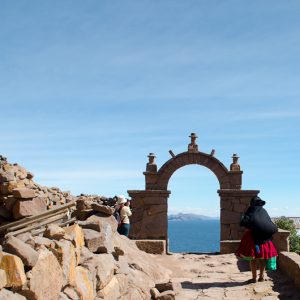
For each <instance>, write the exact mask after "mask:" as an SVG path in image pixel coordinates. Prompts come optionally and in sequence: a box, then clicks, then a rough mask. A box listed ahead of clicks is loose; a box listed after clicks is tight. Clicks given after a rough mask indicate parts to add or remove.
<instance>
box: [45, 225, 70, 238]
mask: <svg viewBox="0 0 300 300" xmlns="http://www.w3.org/2000/svg"><path fill="white" fill-rule="evenodd" d="M65 234H66V232H65V230H64V229H63V228H61V227H60V226H59V225H57V224H49V225H47V227H46V230H45V231H44V234H43V236H44V237H45V238H48V239H51V240H57V241H59V240H60V239H62V238H63V237H64V236H65Z"/></svg>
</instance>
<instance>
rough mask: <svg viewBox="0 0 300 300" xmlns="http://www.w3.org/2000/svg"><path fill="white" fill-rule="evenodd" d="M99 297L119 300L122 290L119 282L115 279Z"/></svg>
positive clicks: (98, 294)
mask: <svg viewBox="0 0 300 300" xmlns="http://www.w3.org/2000/svg"><path fill="white" fill-rule="evenodd" d="M97 296H98V297H101V298H103V299H107V300H114V299H119V297H120V289H119V282H118V280H117V279H116V278H115V277H113V278H112V279H111V281H110V282H109V283H108V284H107V285H106V286H105V287H104V288H103V289H101V290H100V291H98V292H97Z"/></svg>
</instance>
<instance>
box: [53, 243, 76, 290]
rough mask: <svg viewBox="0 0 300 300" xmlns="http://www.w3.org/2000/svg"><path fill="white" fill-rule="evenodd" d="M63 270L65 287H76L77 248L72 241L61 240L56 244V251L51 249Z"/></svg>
mask: <svg viewBox="0 0 300 300" xmlns="http://www.w3.org/2000/svg"><path fill="white" fill-rule="evenodd" d="M51 251H52V252H53V254H54V255H55V257H56V258H57V260H58V262H59V263H60V265H61V267H62V270H63V277H64V282H63V285H64V286H65V285H71V286H74V285H75V268H76V266H77V258H76V253H75V247H74V246H73V244H72V243H71V242H70V241H66V240H61V241H59V242H56V243H55V249H51Z"/></svg>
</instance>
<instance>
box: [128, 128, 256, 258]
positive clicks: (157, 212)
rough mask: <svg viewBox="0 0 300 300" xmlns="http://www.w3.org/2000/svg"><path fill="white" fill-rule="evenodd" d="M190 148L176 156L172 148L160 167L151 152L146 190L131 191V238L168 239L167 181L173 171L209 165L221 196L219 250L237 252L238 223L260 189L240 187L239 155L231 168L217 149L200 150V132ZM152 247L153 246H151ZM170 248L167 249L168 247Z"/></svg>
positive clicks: (147, 166) (192, 140)
mask: <svg viewBox="0 0 300 300" xmlns="http://www.w3.org/2000/svg"><path fill="white" fill-rule="evenodd" d="M189 137H190V138H191V142H190V143H189V144H188V147H187V148H188V150H187V151H186V152H182V153H180V154H178V155H175V154H174V153H173V152H172V151H171V150H170V151H169V153H170V154H171V158H170V159H169V160H168V161H167V162H166V163H165V164H164V165H162V166H161V167H160V168H159V169H158V168H157V165H156V163H155V157H156V156H155V154H154V153H150V154H149V155H148V159H149V161H148V163H147V165H146V171H145V172H144V173H143V174H144V175H145V190H129V191H128V194H129V196H130V197H131V198H132V208H133V215H132V219H131V222H132V226H131V230H130V237H131V238H132V239H136V240H138V239H139V240H147V242H148V244H151V241H153V244H154V243H155V241H163V242H164V243H165V245H167V240H168V221H167V211H168V198H169V196H170V194H171V191H170V190H168V183H169V180H170V178H171V177H172V175H173V174H174V172H175V171H176V170H178V169H180V168H181V167H184V166H187V165H200V166H203V167H206V168H208V169H209V170H210V171H211V172H212V173H214V175H215V177H216V178H217V180H218V182H219V189H218V190H217V192H218V194H219V196H220V228H221V230H220V231H221V234H220V236H221V240H220V252H221V253H232V252H234V251H235V249H236V247H237V245H238V243H239V240H240V238H241V236H242V235H243V231H244V230H243V229H242V228H240V226H239V221H240V215H241V213H242V212H244V211H245V209H246V208H247V207H248V205H249V203H250V200H251V198H252V197H254V196H257V194H258V193H259V191H258V190H241V187H242V174H243V172H242V171H241V170H240V165H239V163H238V158H239V157H238V156H237V155H236V154H234V155H233V156H232V163H231V165H230V168H229V169H227V168H226V166H225V165H224V164H223V163H222V162H221V161H219V160H218V159H217V158H216V157H215V150H212V151H211V153H204V152H201V151H200V150H199V148H198V145H197V144H196V138H197V135H196V134H195V133H192V134H191V135H190V136H189ZM150 248H151V247H150ZM166 249H167V248H166Z"/></svg>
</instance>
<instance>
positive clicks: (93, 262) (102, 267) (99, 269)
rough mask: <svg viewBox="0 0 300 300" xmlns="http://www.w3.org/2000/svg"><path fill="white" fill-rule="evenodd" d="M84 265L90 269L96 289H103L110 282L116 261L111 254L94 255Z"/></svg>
mask: <svg viewBox="0 0 300 300" xmlns="http://www.w3.org/2000/svg"><path fill="white" fill-rule="evenodd" d="M82 266H83V267H84V268H86V269H88V270H89V273H90V274H91V277H92V279H93V282H94V286H95V289H96V291H98V290H100V289H103V288H104V287H105V286H106V285H107V284H108V283H109V282H110V280H111V279H112V277H113V275H114V271H115V261H114V258H113V256H112V255H111V254H100V255H94V257H93V258H91V259H89V260H87V261H86V262H84V263H83V264H82Z"/></svg>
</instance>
